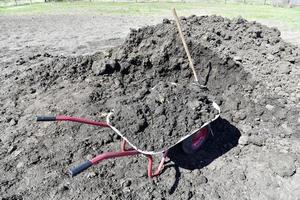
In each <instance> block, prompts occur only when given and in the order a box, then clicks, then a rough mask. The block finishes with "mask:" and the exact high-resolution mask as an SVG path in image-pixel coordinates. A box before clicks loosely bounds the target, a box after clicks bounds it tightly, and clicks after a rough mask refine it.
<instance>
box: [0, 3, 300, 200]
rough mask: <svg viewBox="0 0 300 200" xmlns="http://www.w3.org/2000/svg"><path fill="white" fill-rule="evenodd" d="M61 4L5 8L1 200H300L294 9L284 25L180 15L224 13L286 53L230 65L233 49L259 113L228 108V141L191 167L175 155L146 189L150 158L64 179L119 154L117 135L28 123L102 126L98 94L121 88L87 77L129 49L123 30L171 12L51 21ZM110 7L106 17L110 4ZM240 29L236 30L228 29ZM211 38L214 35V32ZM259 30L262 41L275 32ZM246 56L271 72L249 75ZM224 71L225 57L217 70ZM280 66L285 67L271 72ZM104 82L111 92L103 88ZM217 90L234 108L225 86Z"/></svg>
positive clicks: (78, 15) (252, 70)
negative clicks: (110, 54) (70, 119)
mask: <svg viewBox="0 0 300 200" xmlns="http://www.w3.org/2000/svg"><path fill="white" fill-rule="evenodd" d="M79 4H80V3H79ZM58 5H59V4H50V3H49V4H48V5H47V6H48V8H47V10H46V11H45V10H42V9H41V5H35V4H33V5H32V7H31V8H30V6H28V5H25V6H20V7H10V8H0V69H1V72H0V87H1V91H0V113H1V116H0V129H1V132H0V161H1V162H0V173H1V175H0V199H3V200H4V199H291V200H294V199H299V197H300V181H299V180H300V135H299V134H300V132H299V131H300V130H299V124H300V113H299V110H300V105H299V101H300V84H299V81H298V80H299V78H300V65H299V63H300V60H299V56H300V54H299V47H297V46H299V45H300V36H299V29H300V26H299V25H298V22H299V21H300V20H298V21H297V19H299V18H300V13H299V9H298V8H296V9H291V10H290V13H291V15H287V16H286V18H285V19H284V17H283V16H284V15H285V14H286V13H288V11H287V10H285V9H287V8H270V7H259V8H260V9H261V11H263V10H264V9H267V10H266V12H265V13H263V12H260V14H258V12H257V13H256V15H252V14H251V16H250V14H249V13H253V12H254V10H255V9H258V7H257V6H253V7H252V8H251V9H248V11H249V10H252V11H251V12H250V11H249V12H248V14H249V15H248V16H247V11H245V10H239V11H237V10H238V9H239V5H236V6H235V7H232V9H235V12H234V13H230V10H228V8H226V7H225V10H224V9H223V8H222V9H221V8H218V9H215V11H213V9H212V8H208V9H207V10H206V9H205V8H202V9H200V8H199V9H197V8H196V9H195V8H190V7H189V8H184V6H179V14H180V15H186V16H189V15H191V14H196V15H203V14H221V13H224V15H225V16H228V17H237V16H238V15H242V16H243V12H244V13H245V14H246V16H244V17H246V18H248V19H250V20H257V21H259V22H262V23H264V24H266V25H268V26H271V27H273V26H277V27H278V28H279V30H280V31H281V33H282V38H283V39H284V40H285V41H287V42H288V43H285V42H284V41H281V40H280V44H281V45H282V46H283V47H284V48H285V50H282V52H283V53H281V54H280V55H279V54H278V51H277V50H276V48H277V46H276V44H274V45H273V44H270V45H269V48H265V49H263V50H259V51H257V52H258V53H262V55H263V56H261V55H259V54H256V53H255V52H253V50H251V49H248V50H247V49H242V51H241V53H243V54H239V53H236V55H234V56H232V55H231V52H230V51H229V50H228V52H227V53H228V55H227V56H228V57H230V56H231V57H232V59H234V60H235V62H237V63H239V65H241V66H243V67H245V69H246V70H245V71H246V72H247V73H249V74H251V84H252V85H254V84H253V82H255V83H257V85H258V86H257V87H254V86H253V90H254V92H253V95H255V96H254V100H253V102H252V104H257V105H260V107H259V109H257V110H255V114H250V113H251V111H249V110H247V109H246V108H245V113H246V116H243V115H242V114H241V112H242V111H241V110H238V107H239V105H240V104H241V105H243V101H241V102H239V103H236V104H235V103H233V104H228V107H226V106H225V105H226V104H224V105H223V106H225V107H224V108H226V109H225V111H226V112H224V113H223V114H222V115H221V116H222V120H223V121H222V127H221V128H220V127H217V128H216V129H218V130H223V129H224V127H225V129H226V130H230V131H229V133H228V135H227V136H226V131H225V136H224V135H222V137H220V139H219V140H218V139H216V138H217V135H216V136H214V137H213V138H211V139H210V140H209V141H208V142H207V143H206V145H205V146H204V150H200V151H199V152H198V154H197V153H196V156H195V155H191V156H185V155H184V154H182V152H181V151H180V149H179V148H175V149H173V150H172V151H171V152H170V158H171V161H170V162H168V163H167V165H166V168H165V169H164V171H163V173H162V174H161V175H160V176H159V177H157V178H154V179H153V180H148V179H147V177H146V165H147V159H146V158H144V157H143V156H137V157H131V158H121V159H118V160H110V161H105V162H103V163H101V164H99V165H97V166H95V167H93V168H91V169H89V170H88V171H87V172H84V173H83V174H80V175H78V176H77V177H75V178H70V177H69V176H68V175H67V173H66V172H67V169H69V168H70V167H72V166H75V165H76V164H79V163H81V162H82V161H84V160H86V159H89V158H91V157H92V156H94V155H97V154H99V153H101V152H105V151H109V150H115V149H118V148H119V141H120V138H118V137H117V136H116V135H115V134H114V133H113V132H112V131H109V130H105V129H99V128H96V127H90V126H86V125H80V124H71V123H42V124H40V123H36V122H35V116H36V115H38V114H68V115H76V116H82V117H89V118H92V119H95V120H96V119H97V120H99V119H100V120H103V119H104V118H103V116H102V114H103V113H102V111H103V110H101V109H102V107H101V105H99V104H95V105H93V104H92V102H93V101H94V100H95V99H97V98H99V97H97V94H98V93H96V94H95V91H94V87H95V88H97V87H99V86H98V85H102V87H103V88H106V89H107V91H110V90H114V89H116V88H114V87H116V85H117V83H114V82H113V79H110V78H109V76H108V78H107V79H106V78H104V79H102V78H101V77H97V76H92V75H89V72H85V71H84V66H89V65H90V64H89V62H91V60H92V61H93V63H95V60H97V59H99V57H100V58H101V57H102V56H103V54H105V55H106V54H107V51H106V50H107V49H109V48H112V47H117V46H119V45H122V44H124V39H125V37H126V36H127V35H128V34H129V32H130V28H139V27H142V26H145V25H155V24H158V23H161V22H162V20H163V18H166V17H167V18H171V15H170V14H168V13H167V12H166V10H168V9H169V7H172V4H170V5H168V4H167V6H166V5H165V4H164V5H163V6H161V7H162V8H164V9H165V10H164V11H155V10H159V6H157V7H156V9H153V10H154V11H151V12H149V13H148V14H146V15H139V14H140V9H141V8H140V7H143V6H142V5H139V6H140V7H138V8H136V9H133V10H134V11H132V10H130V9H129V13H128V12H127V11H128V10H126V9H125V8H126V5H125V8H124V7H123V9H119V10H115V12H114V14H109V12H110V11H109V10H111V9H112V8H111V7H110V8H109V9H107V10H105V9H103V10H100V11H99V10H98V11H97V10H93V8H91V7H89V9H87V8H85V7H84V6H82V7H81V8H78V7H77V8H76V6H75V7H74V6H73V7H71V8H69V7H68V5H70V4H66V3H63V4H61V5H62V6H61V8H62V9H61V10H60V11H57V12H56V11H55V8H56V6H58ZM81 5H86V4H85V3H84V4H81ZM97 5H98V4H97ZM106 5H107V6H106V7H104V8H107V7H109V5H111V4H106ZM51 6H53V7H54V9H53V8H52V9H51V8H49V7H51ZM65 7H68V8H67V9H66V8H65ZM99 7H100V6H99V5H98V7H97V6H95V8H99ZM129 7H130V6H129ZM175 7H176V6H175ZM186 7H188V6H186ZM250 7H251V5H250ZM32 8H36V9H35V11H34V9H32ZM268 8H270V9H269V10H268ZM30 9H31V10H30ZM113 9H115V7H113ZM143 9H146V10H149V7H147V6H146V8H145V7H143V8H142V10H143ZM226 9H227V10H226ZM276 9H278V10H276ZM120 10H121V12H120ZM31 11H33V13H32V12H31ZM132 12H135V13H132ZM276 12H277V13H278V14H281V17H278V18H274V17H273V18H272V17H265V16H266V15H267V16H275V14H270V13H276ZM151 13H152V14H151ZM153 13H154V14H153ZM262 15H264V16H263V17H262ZM216 19H217V18H216ZM191 20H192V19H191ZM212 20H214V18H212ZM284 20H287V21H288V22H287V23H285V22H284ZM204 22H205V20H204ZM207 23H208V24H209V23H210V22H207ZM239 23H240V22H239V20H236V21H234V22H232V24H239ZM243 23H244V22H243ZM204 24H205V23H204ZM249 26H250V25H249ZM257 26H258V25H255V24H254V25H253V27H257ZM258 27H260V26H258ZM206 28H207V30H208V32H209V33H211V32H213V31H214V30H210V29H209V27H206ZM261 29H262V30H263V32H266V34H269V33H268V31H269V32H270V34H271V35H272V34H275V33H277V32H276V31H274V30H272V29H267V28H265V27H262V28H261ZM201 31H203V30H201ZM201 31H200V32H201ZM247 31H248V29H247ZM246 33H248V32H246ZM252 33H253V32H251V33H250V32H249V34H252ZM255 33H256V32H255ZM195 37H196V38H197V36H195ZM204 37H205V38H206V39H207V38H209V37H210V36H209V35H207V36H204V35H203V36H201V41H202V39H203V38H204ZM247 37H248V36H247ZM274 37H275V36H274ZM275 38H276V37H275ZM205 41H206V40H205ZM251 41H252V40H250V42H249V43H245V46H247V45H249V44H250V43H251ZM222 42H223V40H222ZM204 43H205V42H204ZM205 44H206V43H205ZM206 45H207V46H208V49H209V50H211V51H212V52H210V51H209V52H205V53H207V55H208V54H209V55H210V54H213V55H215V54H216V55H223V54H222V53H220V52H219V51H221V50H220V49H218V48H217V47H212V46H210V45H211V44H210V43H207V44H206ZM210 48H211V49H210ZM278 48H280V47H278ZM203 49H205V48H204V47H203ZM201 50H202V49H201ZM226 51H227V50H226ZM280 51H281V50H280ZM99 52H104V53H99ZM133 52H134V51H133ZM247 52H249V53H248V54H249V55H250V57H248V56H249V55H247ZM115 54H117V53H115ZM252 54H253V55H255V56H257V57H259V59H261V60H260V62H262V63H263V64H261V65H262V66H268V68H267V67H266V68H259V67H257V66H254V64H252V63H251V62H250V61H251V59H252V58H251V55H252ZM205 55H206V54H205ZM289 55H292V58H291V57H289ZM260 56H261V58H260ZM231 57H230V58H231ZM259 59H258V60H259ZM219 60H221V57H220V58H217V61H215V62H219ZM249 60H250V61H249ZM277 61H278V62H277ZM281 62H282V63H284V64H283V65H280V64H278V63H281ZM286 63H290V64H289V65H286ZM91 65H92V64H91ZM257 65H259V64H257ZM277 65H278V67H277ZM49 66H50V67H51V66H53V69H52V68H51V69H49ZM66 66H67V67H66ZM273 66H274V67H273ZM275 66H276V67H275ZM43 67H45V68H43ZM60 67H62V69H63V70H66V71H65V72H63V71H62V72H61V74H62V75H63V76H61V77H60V78H59V77H58V79H57V80H59V81H57V80H56V79H55V81H54V82H51V81H49V80H52V79H51V77H52V78H53V77H55V76H56V74H55V73H56V71H58V70H59V69H60ZM64 67H66V68H64ZM82 68H83V69H82ZM71 69H74V70H75V71H72V70H71ZM91 70H92V69H91ZM47 73H49V75H47V76H46V75H45V74H47ZM92 73H93V72H92V71H91V74H92ZM243 73H244V72H243ZM70 74H71V75H70ZM72 74H73V75H72ZM82 74H83V75H82ZM49 76H50V78H49ZM83 76H84V78H83ZM249 76H250V75H249ZM45 77H46V78H45ZM47 77H48V79H49V80H48V79H47ZM247 77H248V76H247ZM104 80H106V81H108V82H107V83H110V84H112V87H110V86H107V85H105V82H103V81H104ZM228 80H229V79H228ZM247 80H248V79H247ZM249 80H250V78H249ZM252 81H253V82H252ZM241 82H243V81H242V80H241ZM243 83H244V82H243ZM224 84H225V83H224ZM226 84H227V83H226ZM251 84H250V85H251ZM91 86H92V87H91ZM251 87H252V86H251ZM232 88H233V89H234V87H232ZM223 89H224V90H226V92H224V93H226V94H230V95H231V97H230V98H233V99H234V97H232V94H231V93H230V86H228V88H223ZM216 90H217V88H216ZM245 91H246V89H245ZM271 94H272V95H274V96H272V95H271ZM95 95H96V96H95ZM237 96H238V95H237ZM98 100H99V99H98ZM99 101H100V100H99ZM224 102H225V101H224ZM252 104H251V105H252ZM230 106H232V110H233V111H232V113H231V112H230V109H229V107H230ZM221 109H222V107H221ZM99 110H100V111H99ZM223 110H224V109H223ZM243 111H244V110H243ZM246 111H247V112H246ZM253 112H254V111H253ZM247 113H248V114H247ZM255 115H257V116H255ZM252 117H253V119H252ZM250 119H251V120H252V121H250ZM223 131H224V130H223ZM211 146H214V147H215V148H212V147H211ZM216 149H217V150H216ZM190 163H192V166H193V167H191V166H190V165H189V164H190ZM195 166H196V167H195Z"/></svg>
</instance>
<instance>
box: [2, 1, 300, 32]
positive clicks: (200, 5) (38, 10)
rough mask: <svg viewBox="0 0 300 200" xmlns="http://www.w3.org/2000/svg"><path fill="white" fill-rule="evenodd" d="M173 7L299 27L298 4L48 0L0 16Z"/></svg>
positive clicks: (159, 11) (161, 11) (147, 11)
mask: <svg viewBox="0 0 300 200" xmlns="http://www.w3.org/2000/svg"><path fill="white" fill-rule="evenodd" d="M173 7H175V8H176V9H177V11H178V13H179V14H180V15H191V14H197V15H199V14H216V15H221V16H225V17H229V18H233V17H237V16H242V17H244V18H246V19H248V20H268V21H273V22H275V23H276V22H278V23H281V24H284V25H287V26H289V27H290V28H292V29H294V30H300V7H298V8H278V7H273V6H269V5H248V4H236V3H228V4H224V2H223V1H219V2H217V3H210V2H197V3H170V2H160V3H158V2H148V3H135V2H83V1H77V2H51V3H34V4H32V5H29V4H28V5H20V6H10V7H0V15H37V14H38V15H41V14H74V13H76V14H101V15H166V16H171V8H173Z"/></svg>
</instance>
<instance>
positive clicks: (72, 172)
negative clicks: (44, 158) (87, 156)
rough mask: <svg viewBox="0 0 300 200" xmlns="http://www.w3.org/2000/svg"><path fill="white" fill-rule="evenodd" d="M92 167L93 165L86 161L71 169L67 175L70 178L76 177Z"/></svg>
mask: <svg viewBox="0 0 300 200" xmlns="http://www.w3.org/2000/svg"><path fill="white" fill-rule="evenodd" d="M92 165H93V163H92V162H91V161H89V160H87V161H85V162H84V163H82V164H81V165H79V166H77V167H74V168H73V169H70V170H69V174H70V176H72V177H73V176H76V175H77V174H79V173H81V172H83V171H84V170H86V169H87V168H89V167H90V166H92Z"/></svg>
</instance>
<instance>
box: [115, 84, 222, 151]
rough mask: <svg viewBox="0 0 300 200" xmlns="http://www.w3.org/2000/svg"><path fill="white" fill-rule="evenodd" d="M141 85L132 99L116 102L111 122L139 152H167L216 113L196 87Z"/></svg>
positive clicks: (202, 92) (210, 103) (194, 85)
mask: <svg viewBox="0 0 300 200" xmlns="http://www.w3.org/2000/svg"><path fill="white" fill-rule="evenodd" d="M143 85H144V86H143V88H142V89H140V90H138V91H136V95H135V96H128V97H126V98H125V99H122V100H120V101H118V104H117V105H116V106H115V107H114V113H113V117H112V121H111V123H112V125H113V126H115V127H116V128H117V129H118V130H119V131H120V132H121V133H122V134H123V135H124V136H125V137H126V138H127V139H128V140H129V141H130V142H131V143H132V144H134V145H136V147H137V148H138V149H141V150H144V151H157V152H159V151H164V150H167V149H168V148H169V147H171V146H172V145H175V144H176V143H177V142H178V141H179V140H180V138H182V137H184V136H186V135H188V134H191V133H192V132H194V131H195V130H197V129H199V128H200V127H201V126H202V125H203V124H204V123H205V122H210V121H211V120H212V119H214V118H215V117H216V115H217V114H219V113H218V110H216V109H215V108H214V107H213V105H212V101H210V100H209V99H208V97H207V96H206V95H205V90H203V89H202V88H201V87H200V86H199V84H196V83H194V84H189V85H180V84H176V83H165V82H159V83H158V84H157V85H155V86H154V87H153V88H151V87H150V83H149V82H148V83H147V82H144V83H143Z"/></svg>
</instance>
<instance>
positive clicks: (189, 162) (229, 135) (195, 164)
mask: <svg viewBox="0 0 300 200" xmlns="http://www.w3.org/2000/svg"><path fill="white" fill-rule="evenodd" d="M211 128H212V131H213V133H214V135H211V136H210V138H209V139H208V140H207V141H206V142H205V143H204V144H203V145H202V146H201V147H200V148H199V150H198V151H197V152H195V153H193V154H185V153H184V152H183V151H182V148H181V145H180V144H179V145H177V146H175V147H174V148H172V149H170V150H169V152H168V157H169V158H170V160H171V161H173V163H174V164H171V165H167V166H166V167H165V168H169V167H174V168H175V170H176V175H175V176H176V179H175V182H174V184H173V186H172V187H171V188H170V190H169V193H170V194H173V193H174V192H175V190H176V188H177V186H178V184H179V180H180V176H181V173H180V168H184V169H190V170H194V169H201V168H203V167H205V166H207V165H209V164H210V163H211V162H213V161H214V160H215V159H216V158H218V157H220V156H222V155H223V154H225V153H226V152H228V151H229V150H230V149H232V148H233V147H235V146H237V144H238V140H239V138H240V136H241V134H240V131H239V130H238V129H237V128H236V127H235V126H233V125H232V124H230V123H229V122H228V121H227V120H225V119H222V118H219V119H217V120H216V121H214V122H213V123H212V124H211Z"/></svg>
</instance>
